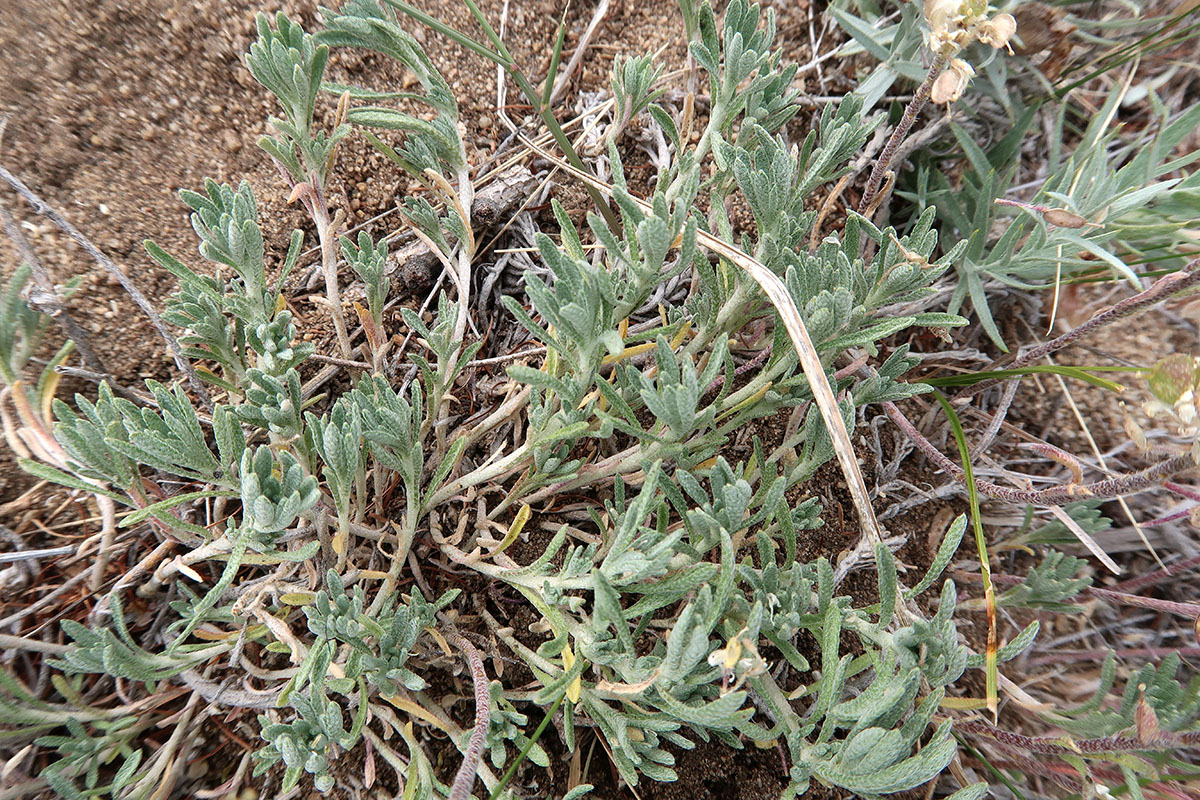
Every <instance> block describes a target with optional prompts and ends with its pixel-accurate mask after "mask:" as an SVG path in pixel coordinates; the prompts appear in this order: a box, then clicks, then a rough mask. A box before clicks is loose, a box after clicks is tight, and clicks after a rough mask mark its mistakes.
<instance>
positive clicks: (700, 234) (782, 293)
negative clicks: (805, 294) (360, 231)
mask: <svg viewBox="0 0 1200 800" xmlns="http://www.w3.org/2000/svg"><path fill="white" fill-rule="evenodd" d="M520 139H521V142H522V143H523V144H524V145H525V146H526V147H528V148H529V149H530V150H533V151H534V152H536V153H537V154H538V155H539V156H541V157H542V158H545V159H547V160H549V161H550V162H551V163H553V164H555V165H556V166H558V167H559V168H560V169H562V170H563V171H564V172H567V173H569V174H571V175H573V176H574V177H576V178H578V179H579V180H581V181H583V182H585V183H587V184H588V185H589V186H592V187H594V188H595V189H598V190H599V191H601V192H603V193H605V194H607V195H609V196H611V195H612V192H613V187H612V186H611V185H609V184H607V183H605V182H604V181H601V180H597V179H596V178H595V177H594V176H592V175H589V174H588V173H586V172H584V171H583V170H579V169H575V168H574V167H573V166H571V165H570V164H568V163H567V162H565V161H563V160H562V159H561V158H558V157H557V156H555V155H554V154H552V153H548V152H546V151H545V150H543V149H542V148H541V147H538V145H537V144H535V143H534V142H532V141H530V140H529V139H528V138H526V137H525V136H521V137H520ZM633 199H634V201H635V202H636V203H637V204H638V206H640V207H641V208H642V209H643V210H644V211H646V212H647V213H653V208H652V207H651V205H650V204H649V203H647V202H646V201H645V200H642V199H641V198H637V197H635V198H633ZM696 241H697V243H698V244H700V245H701V246H703V247H704V248H706V249H708V250H710V251H712V252H713V253H716V254H717V255H719V256H721V257H722V258H725V259H727V260H729V261H731V262H732V263H734V264H736V265H737V266H739V267H741V268H742V269H743V270H744V271H745V272H746V273H747V274H748V275H749V276H750V277H751V278H753V279H754V282H755V283H757V284H758V285H759V287H760V288H762V290H763V292H765V293H766V295H767V299H769V300H770V301H771V305H772V306H774V307H775V310H776V311H777V312H779V317H780V319H782V320H783V324H784V327H785V328H787V332H788V336H789V338H791V340H792V344H793V345H794V346H795V348H796V354H797V355H798V356H799V358H800V366H801V368H802V369H803V370H804V377H806V378H808V383H809V387H810V388H811V389H812V393H813V398H814V399H815V401H816V403H817V408H818V409H819V410H820V412H821V418H822V419H823V420H824V421H825V427H826V429H827V430H828V431H829V438H830V439H832V440H833V449H834V452H835V453H836V454H837V459H838V465H839V466H840V467H841V468H842V474H843V475H844V476H845V477H846V485H847V487H848V488H849V490H850V496H851V498H853V500H854V508H855V511H857V512H858V519H859V522H860V523H861V525H862V533H863V536H865V537H867V539H868V540H869V541H870V542H871V544H872V546H874V545H875V544H877V543H879V542H881V541H883V535H882V532H881V528H880V526H879V521H878V520H877V519H876V518H875V510H874V509H873V508H872V507H871V499H870V494H869V493H868V491H867V484H866V481H864V480H863V476H862V471H861V470H860V469H859V466H858V459H857V457H856V456H855V454H854V445H853V444H852V443H851V442H850V433H849V432H848V431H847V430H846V423H845V421H844V420H843V419H842V413H841V409H840V407H839V406H838V402H837V398H836V396H835V395H834V393H833V387H831V386H830V385H829V379H828V378H827V377H826V376H825V368H824V366H822V364H821V358H820V356H819V355H817V348H816V347H815V346H814V345H813V343H812V338H811V337H810V336H809V335H808V329H807V328H806V327H805V325H804V320H803V318H801V316H800V312H799V310H798V309H797V308H796V304H795V303H794V302H793V301H792V298H791V295H789V294H788V291H787V287H786V286H785V285H784V283H783V281H781V280H780V279H779V276H778V275H776V274H775V273H774V272H771V270H769V269H767V267H766V266H765V265H763V264H762V263H761V262H760V261H758V260H757V259H755V258H753V257H752V256H749V255H747V254H746V253H744V252H742V251H741V250H739V249H738V248H737V247H734V246H733V245H731V244H728V243H726V242H723V241H721V240H720V239H718V238H716V237H715V236H713V235H711V234H709V233H705V232H704V231H697V233H696Z"/></svg>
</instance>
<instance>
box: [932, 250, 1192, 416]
mask: <svg viewBox="0 0 1200 800" xmlns="http://www.w3.org/2000/svg"><path fill="white" fill-rule="evenodd" d="M1198 284H1200V258H1195V259H1193V260H1192V261H1190V262H1188V264H1187V266H1185V267H1184V268H1183V269H1181V270H1179V271H1178V272H1173V273H1171V274H1170V275H1167V276H1166V277H1163V278H1159V279H1158V280H1157V281H1155V282H1154V283H1153V284H1151V286H1150V287H1149V288H1148V289H1146V290H1144V291H1141V292H1138V293H1137V294H1135V295H1132V296H1130V297H1126V298H1125V299H1124V300H1122V301H1121V302H1119V303H1116V304H1115V305H1112V306H1109V307H1108V308H1106V309H1105V310H1104V311H1101V312H1100V313H1099V314H1096V315H1095V316H1093V317H1092V318H1091V319H1089V320H1088V321H1087V322H1085V323H1083V324H1082V325H1080V326H1079V327H1077V328H1075V329H1073V330H1070V331H1067V332H1066V333H1064V334H1063V335H1062V336H1059V337H1056V338H1054V339H1051V340H1050V341H1048V342H1046V343H1045V344H1042V345H1039V346H1037V347H1035V348H1033V349H1031V350H1027V351H1025V352H1024V353H1022V354H1020V355H1019V356H1017V358H1016V359H1015V360H1013V362H1012V363H1010V364H1007V365H1006V366H1005V369H1021V368H1022V367H1025V366H1028V365H1030V364H1032V363H1034V362H1035V361H1040V360H1041V359H1043V358H1045V357H1046V356H1048V355H1050V354H1051V353H1055V352H1057V351H1059V350H1062V349H1063V348H1064V347H1066V346H1067V345H1070V344H1072V343H1073V342H1075V341H1077V340H1078V339H1081V338H1083V337H1084V336H1087V335H1088V334H1090V333H1092V332H1093V331H1095V330H1097V329H1099V328H1103V327H1104V326H1105V325H1110V324H1112V323H1114V322H1116V321H1117V320H1119V319H1124V318H1125V317H1129V316H1132V315H1134V314H1136V313H1138V312H1139V311H1143V310H1145V309H1147V308H1149V307H1150V306H1152V305H1154V304H1156V303H1158V302H1159V301H1161V300H1166V299H1167V298H1168V297H1170V296H1171V295H1174V294H1178V293H1179V292H1182V291H1184V290H1185V289H1189V288H1191V287H1193V286H1196V285H1198ZM1003 380H1005V379H1003V378H989V379H987V380H984V381H980V382H979V383H976V384H973V385H971V386H968V387H966V388H965V389H963V390H962V391H961V392H959V394H958V396H957V397H956V398H955V401H956V402H963V401H965V400H966V399H967V398H968V397H972V396H974V395H976V394H979V393H980V392H982V391H983V390H984V389H987V388H989V387H991V386H995V385H996V384H998V383H1000V382H1001V381H1003Z"/></svg>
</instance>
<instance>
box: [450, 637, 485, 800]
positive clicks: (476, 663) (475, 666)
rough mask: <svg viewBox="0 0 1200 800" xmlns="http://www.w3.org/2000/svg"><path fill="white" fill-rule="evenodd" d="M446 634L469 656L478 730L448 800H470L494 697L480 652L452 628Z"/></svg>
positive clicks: (468, 745) (473, 732)
mask: <svg viewBox="0 0 1200 800" xmlns="http://www.w3.org/2000/svg"><path fill="white" fill-rule="evenodd" d="M446 633H447V636H446V638H447V639H449V640H450V641H451V642H452V643H453V644H454V646H455V647H457V648H458V649H460V650H462V651H463V654H464V655H466V657H467V664H468V665H469V666H470V668H471V680H472V682H473V683H474V684H475V727H474V728H473V729H472V730H471V740H470V742H469V743H468V744H467V751H466V752H465V753H463V763H462V766H460V767H459V768H458V772H457V773H456V774H455V776H454V783H453V784H451V786H450V796H449V800H467V798H469V797H470V796H471V787H472V786H474V785H475V774H476V772H478V771H479V758H480V756H481V755H483V743H484V738H485V737H486V736H487V730H488V726H489V725H490V724H491V721H492V698H491V694H490V692H489V691H488V679H487V674H486V673H485V672H484V671H483V659H482V658H480V657H479V651H478V650H476V649H475V646H474V645H472V644H471V643H470V642H469V641H467V639H466V638H465V637H464V636H463V635H462V634H461V633H459V632H458V631H457V630H455V629H454V628H449V629H448V630H447V632H446Z"/></svg>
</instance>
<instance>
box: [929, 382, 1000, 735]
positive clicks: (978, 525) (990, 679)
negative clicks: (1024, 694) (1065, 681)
mask: <svg viewBox="0 0 1200 800" xmlns="http://www.w3.org/2000/svg"><path fill="white" fill-rule="evenodd" d="M933 396H934V398H936V399H937V401H938V403H940V404H941V406H942V410H943V411H945V412H946V419H947V420H949V422H950V430H951V431H952V432H953V433H954V441H955V443H956V444H957V445H958V455H959V458H961V459H962V468H963V477H964V480H965V481H966V484H967V498H968V500H969V501H970V506H971V527H972V529H973V530H974V532H975V549H976V550H977V551H978V552H979V572H980V575H981V576H982V578H983V598H984V603H985V604H986V606H987V621H988V635H987V653H986V657H987V662H986V666H985V675H986V685H987V707H988V710H989V711H991V712H992V717H993V719H994V718H995V716H996V714H997V709H998V707H999V697H998V695H999V691H998V688H999V683H1000V679H999V671H998V669H997V666H996V664H997V661H998V651H999V637H998V636H997V633H996V590H995V588H994V587H993V586H992V568H991V566H990V565H989V564H988V552H987V540H986V539H984V536H983V522H982V521H981V520H980V513H979V490H978V489H977V488H976V486H975V471H974V470H973V469H971V450H970V448H969V447H968V446H967V437H966V435H965V434H964V433H963V429H962V422H961V421H960V420H959V418H958V412H956V411H955V410H954V406H952V405H950V401H949V400H947V399H946V397H945V395H943V394H942V393H941V392H934V393H933Z"/></svg>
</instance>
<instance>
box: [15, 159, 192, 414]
mask: <svg viewBox="0 0 1200 800" xmlns="http://www.w3.org/2000/svg"><path fill="white" fill-rule="evenodd" d="M0 178H2V179H3V180H4V182H5V183H7V184H8V185H9V186H11V187H13V189H15V190H16V192H17V194H19V195H21V197H23V198H25V201H26V202H28V203H29V205H31V206H33V210H34V211H36V212H37V213H39V214H41V215H42V216H44V217H46V218H47V219H48V220H50V221H51V222H53V223H54V224H55V225H57V226H58V227H59V228H60V229H61V230H62V231H63V232H64V233H66V234H67V235H68V236H70V237H71V238H72V239H74V240H75V241H76V242H78V243H79V246H80V247H82V248H83V249H84V250H86V251H87V253H88V255H90V256H91V257H92V258H93V259H94V260H95V261H96V263H97V264H99V265H100V266H101V267H103V268H104V270H105V271H106V272H107V273H108V274H109V275H111V276H112V277H113V278H115V279H116V280H117V282H118V283H120V284H121V288H123V289H124V290H125V292H126V293H127V294H128V295H129V296H130V297H132V298H133V302H135V303H137V305H138V308H140V309H142V312H143V313H144V314H145V315H146V317H147V318H149V320H150V323H151V324H152V325H154V327H155V329H156V330H157V331H158V333H159V335H160V336H162V338H163V341H165V342H166V343H167V347H168V348H169V349H170V350H171V355H172V356H173V357H174V358H175V365H176V366H177V367H179V369H180V371H181V372H183V374H184V375H186V376H187V379H188V384H189V385H190V386H191V387H192V391H193V392H195V393H196V396H197V397H198V398H200V402H202V403H203V404H204V407H205V408H206V409H208V411H209V412H210V413H211V412H212V410H213V402H212V398H211V397H209V396H208V390H207V389H205V388H204V384H203V383H201V381H200V377H199V376H198V375H197V374H196V370H195V369H193V368H192V365H191V363H190V362H189V361H188V359H187V356H185V355H184V354H183V349H182V348H180V346H179V341H178V340H177V339H176V338H175V337H174V336H173V335H172V334H171V332H170V331H169V330H167V326H166V324H165V323H164V322H163V321H162V318H161V317H160V316H159V315H158V312H157V311H155V310H154V306H153V305H151V304H150V301H149V300H147V299H146V296H145V295H144V294H142V292H141V290H140V289H138V288H137V286H135V285H134V283H133V281H131V280H130V279H129V276H128V275H126V274H125V273H124V272H122V271H121V270H120V269H118V268H117V265H116V264H114V263H113V262H112V259H110V258H109V257H108V256H106V255H104V253H102V252H101V251H100V249H99V248H98V247H96V245H94V244H92V242H91V240H90V239H88V238H87V237H86V236H84V235H83V234H82V233H80V232H79V230H78V229H77V228H76V227H75V226H74V225H72V224H71V223H70V222H68V221H67V219H66V218H65V217H63V215H62V214H59V213H58V212H57V211H55V210H54V209H53V208H52V207H51V206H50V204H49V203H47V202H46V201H45V200H43V199H42V198H41V197H38V195H37V194H35V193H34V192H33V190H32V189H30V188H29V187H28V186H26V185H25V184H24V183H23V182H22V181H21V179H20V178H18V177H17V176H15V175H13V174H12V173H11V172H9V171H8V170H7V169H5V168H4V167H0Z"/></svg>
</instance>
